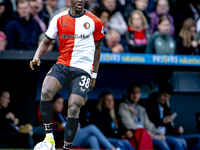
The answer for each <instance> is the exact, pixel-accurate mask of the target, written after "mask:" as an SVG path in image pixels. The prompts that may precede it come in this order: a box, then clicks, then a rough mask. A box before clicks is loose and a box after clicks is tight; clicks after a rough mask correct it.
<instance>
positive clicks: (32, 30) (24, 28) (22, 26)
mask: <svg viewBox="0 0 200 150" xmlns="http://www.w3.org/2000/svg"><path fill="white" fill-rule="evenodd" d="M41 33H42V31H41V29H40V26H39V24H38V22H37V21H36V20H34V19H33V18H32V16H31V15H30V7H29V3H28V1H27V0H19V1H18V4H17V13H16V17H15V19H14V20H12V21H11V22H9V23H8V25H7V27H6V35H7V39H8V48H9V49H11V50H35V49H36V48H37V46H38V45H37V44H38V37H39V35H40V34H41Z"/></svg>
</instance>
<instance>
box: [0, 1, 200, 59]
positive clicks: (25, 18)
mask: <svg viewBox="0 0 200 150" xmlns="http://www.w3.org/2000/svg"><path fill="white" fill-rule="evenodd" d="M68 9H70V1H69V0H0V50H1V51H4V50H36V48H37V46H38V45H39V43H40V42H41V40H42V39H43V37H44V33H45V31H46V30H47V28H48V24H49V22H50V20H51V19H52V17H53V16H55V15H56V14H58V13H60V12H62V11H66V10H68ZM85 9H86V10H87V11H90V12H92V13H93V14H95V15H96V16H98V17H99V18H100V19H101V21H102V23H103V25H104V29H103V30H104V33H105V35H106V36H105V39H104V40H103V42H102V52H112V53H126V52H131V53H153V54H186V55H198V54H199V47H200V2H199V1H198V0H190V1H187V0H88V1H86V5H85ZM48 50H49V51H52V50H55V51H58V50H59V42H58V38H57V39H55V41H54V42H53V44H52V46H51V47H50V48H49V49H48Z"/></svg>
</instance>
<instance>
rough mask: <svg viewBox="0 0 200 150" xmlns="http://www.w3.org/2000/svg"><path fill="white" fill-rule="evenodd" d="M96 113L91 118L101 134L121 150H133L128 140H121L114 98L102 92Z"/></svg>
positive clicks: (106, 92)
mask: <svg viewBox="0 0 200 150" xmlns="http://www.w3.org/2000/svg"><path fill="white" fill-rule="evenodd" d="M97 109H98V111H97V112H96V113H95V116H94V118H93V124H95V125H96V126H97V127H98V128H99V129H100V130H101V131H102V132H103V134H104V135H105V136H106V137H108V140H109V141H110V142H111V143H112V144H113V145H114V146H115V147H120V148H121V149H124V150H125V149H126V150H133V149H134V148H133V147H132V146H131V144H130V143H129V141H128V140H124V139H122V133H121V132H120V129H119V126H118V123H117V120H116V115H115V109H114V97H113V95H112V94H111V93H109V92H108V91H105V92H102V93H100V95H99V103H98V105H97Z"/></svg>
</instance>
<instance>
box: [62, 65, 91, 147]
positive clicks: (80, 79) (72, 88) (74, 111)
mask: <svg viewBox="0 0 200 150" xmlns="http://www.w3.org/2000/svg"><path fill="white" fill-rule="evenodd" d="M70 70H71V71H72V72H73V75H72V77H71V82H70V84H69V93H70V97H69V101H68V120H67V124H66V127H65V135H64V146H63V148H64V149H69V148H70V147H71V145H72V142H73V140H74V137H75V134H76V131H77V128H78V123H79V112H80V108H81V105H82V104H83V102H84V100H85V97H86V96H87V93H88V92H89V85H90V78H91V76H90V75H89V74H88V73H87V72H85V71H83V70H81V69H77V68H76V69H75V68H72V67H71V69H70Z"/></svg>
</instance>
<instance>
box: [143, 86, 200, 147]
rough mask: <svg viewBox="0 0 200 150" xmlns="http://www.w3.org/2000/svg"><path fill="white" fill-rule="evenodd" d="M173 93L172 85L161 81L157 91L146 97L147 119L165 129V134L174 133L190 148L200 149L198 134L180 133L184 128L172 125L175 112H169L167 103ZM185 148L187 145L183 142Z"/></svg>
mask: <svg viewBox="0 0 200 150" xmlns="http://www.w3.org/2000/svg"><path fill="white" fill-rule="evenodd" d="M172 94H173V87H172V85H171V84H170V83H168V82H167V83H163V84H162V85H161V86H159V88H158V93H154V94H151V95H150V96H149V98H148V102H149V103H148V104H150V105H147V106H148V107H147V113H148V115H149V119H150V120H151V121H152V122H153V123H154V124H155V125H156V127H159V128H160V129H162V130H163V131H166V135H174V136H176V137H181V138H183V139H185V140H186V141H187V144H188V146H189V148H190V150H197V149H200V135H198V134H196V135H195V134H194V135H182V134H183V132H184V128H183V127H182V126H179V127H178V128H175V127H174V126H172V122H173V121H174V119H175V117H176V116H177V113H175V112H174V113H171V108H170V107H169V105H168V103H169V100H170V97H171V95H172ZM185 149H187V146H186V144H185Z"/></svg>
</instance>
